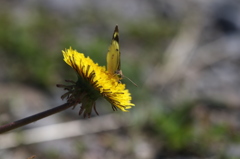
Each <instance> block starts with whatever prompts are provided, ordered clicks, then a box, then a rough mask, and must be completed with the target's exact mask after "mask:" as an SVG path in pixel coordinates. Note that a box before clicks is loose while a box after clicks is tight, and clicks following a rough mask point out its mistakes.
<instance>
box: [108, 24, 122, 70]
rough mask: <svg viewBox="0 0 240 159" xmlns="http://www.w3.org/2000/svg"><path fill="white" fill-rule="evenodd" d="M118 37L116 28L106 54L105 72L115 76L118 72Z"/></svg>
mask: <svg viewBox="0 0 240 159" xmlns="http://www.w3.org/2000/svg"><path fill="white" fill-rule="evenodd" d="M118 36H119V32H118V26H116V27H115V30H114V33H113V37H112V42H111V45H110V46H109V49H108V53H107V70H108V72H109V73H111V74H116V73H118V72H119V71H120V50H119V37H118Z"/></svg>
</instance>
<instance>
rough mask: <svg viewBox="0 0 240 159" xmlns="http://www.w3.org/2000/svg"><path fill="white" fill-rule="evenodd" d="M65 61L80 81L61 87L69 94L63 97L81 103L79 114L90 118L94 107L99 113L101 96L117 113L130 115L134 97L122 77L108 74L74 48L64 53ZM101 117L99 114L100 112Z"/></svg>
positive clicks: (74, 102) (71, 101)
mask: <svg viewBox="0 0 240 159" xmlns="http://www.w3.org/2000/svg"><path fill="white" fill-rule="evenodd" d="M63 56H64V61H65V62H66V63H67V64H68V65H70V66H71V67H72V68H73V69H74V70H75V71H76V72H77V74H78V80H77V82H73V81H70V80H67V82H70V83H72V84H71V85H58V87H63V88H64V89H65V90H67V91H68V92H67V93H65V94H64V95H63V96H62V99H63V98H66V97H67V101H68V103H71V104H72V105H73V108H74V107H75V106H76V105H77V104H81V108H80V111H79V115H81V114H83V115H84V117H86V116H88V117H90V115H91V111H92V108H94V110H95V112H96V113H97V111H96V107H95V102H96V100H97V99H98V98H99V97H101V96H102V97H104V98H105V99H106V100H107V101H109V102H110V103H111V105H112V108H113V110H117V108H119V109H120V110H122V111H124V112H127V110H126V109H130V108H131V107H132V106H134V104H132V103H131V100H132V98H131V94H130V93H129V91H128V90H127V89H126V88H125V84H122V83H119V82H118V80H119V78H118V77H117V76H113V75H112V74H109V73H108V72H107V71H106V68H105V67H102V66H98V64H97V63H94V62H93V61H92V59H90V58H89V57H85V56H84V54H82V53H78V52H77V51H76V50H73V49H72V48H70V49H66V50H65V51H63ZM97 114H98V113H97Z"/></svg>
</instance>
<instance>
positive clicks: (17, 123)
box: [0, 103, 73, 134]
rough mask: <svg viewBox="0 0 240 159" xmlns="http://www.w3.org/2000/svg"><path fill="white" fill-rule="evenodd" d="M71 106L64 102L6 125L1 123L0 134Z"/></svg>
mask: <svg viewBox="0 0 240 159" xmlns="http://www.w3.org/2000/svg"><path fill="white" fill-rule="evenodd" d="M72 106H73V105H72V104H71V103H65V104H63V105H60V106H57V107H55V108H52V109H49V110H46V111H44V112H41V113H38V114H35V115H32V116H29V117H26V118H23V119H20V120H17V121H14V122H12V123H9V124H6V125H2V126H0V134H2V133H4V132H7V131H10V130H13V129H16V128H19V127H21V126H24V125H27V124H30V123H32V122H35V121H37V120H40V119H42V118H45V117H47V116H50V115H52V114H55V113H58V112H61V111H63V110H65V109H68V108H70V107H72Z"/></svg>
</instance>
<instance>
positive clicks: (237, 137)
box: [0, 0, 240, 159]
mask: <svg viewBox="0 0 240 159" xmlns="http://www.w3.org/2000/svg"><path fill="white" fill-rule="evenodd" d="M116 24H118V26H119V31H120V50H121V53H122V54H121V62H122V64H121V67H122V70H123V73H124V75H126V76H127V77H129V78H130V79H132V80H133V81H134V82H135V83H136V84H137V85H138V87H135V86H134V85H133V84H131V82H129V81H128V80H127V79H123V83H126V85H127V88H128V89H129V90H130V92H131V94H132V97H133V101H132V102H133V103H134V104H135V105H136V106H135V107H134V108H132V109H130V112H128V113H124V112H121V111H116V112H113V111H112V108H111V105H110V104H109V103H108V102H107V101H105V100H103V99H100V100H98V101H97V110H98V112H99V114H100V115H99V116H97V115H96V114H94V113H92V117H91V118H90V119H84V118H83V117H82V116H78V111H79V106H77V107H76V108H75V109H74V110H72V109H68V110H66V111H63V112H60V113H58V114H55V115H52V116H50V117H47V118H44V119H42V120H39V121H37V122H34V123H31V124H29V125H27V126H24V127H22V128H18V129H16V130H13V131H11V132H8V133H5V134H2V135H0V158H1V159H13V158H14V159H26V158H29V157H30V158H31V157H34V155H35V156H36V158H37V159H42V158H54V159H66V158H68V159H69V158H71V159H79V158H83V159H94V158H96V159H112V158H115V159H123V158H124V159H135V158H136V159H162V158H163V159H165V158H171V159H175V158H176V159H180V158H181V159H184V158H208V159H210V158H240V133H239V132H240V98H239V97H240V71H239V70H240V3H239V1H238V0H208V1H204V0H149V1H143V0H138V1H136V0H130V1H127V0H123V1H122V2H121V1H116V0H114V1H110V0H101V1H97V0H71V1H63V0H52V1H46V0H42V1H30V0H25V1H21V2H19V1H1V2H0V56H1V58H0V124H1V125H3V124H6V123H9V122H12V121H15V120H19V119H21V118H24V117H27V116H30V115H33V114H36V113H39V112H41V111H45V110H47V109H50V108H53V107H55V106H58V105H61V104H63V103H64V102H66V101H62V100H61V98H60V96H61V95H62V94H63V93H64V91H63V90H62V89H60V88H57V87H56V84H61V83H62V84H64V80H65V79H71V80H76V79H77V78H76V74H75V72H74V70H72V69H71V68H70V66H68V65H67V64H66V63H65V62H64V61H63V56H62V53H61V51H62V50H64V49H65V48H69V47H72V48H73V49H76V50H78V51H79V52H82V53H84V54H85V55H86V56H90V58H92V59H93V60H94V61H95V62H97V63H99V65H102V66H104V65H106V54H107V50H108V47H109V44H110V42H111V37H112V33H113V30H114V27H115V25H116Z"/></svg>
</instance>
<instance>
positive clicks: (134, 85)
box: [124, 76, 138, 87]
mask: <svg viewBox="0 0 240 159" xmlns="http://www.w3.org/2000/svg"><path fill="white" fill-rule="evenodd" d="M124 77H125V78H126V79H128V80H129V81H130V82H132V84H133V85H134V86H136V87H138V86H137V84H136V83H134V82H133V81H132V80H131V79H130V78H128V77H127V76H124Z"/></svg>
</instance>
